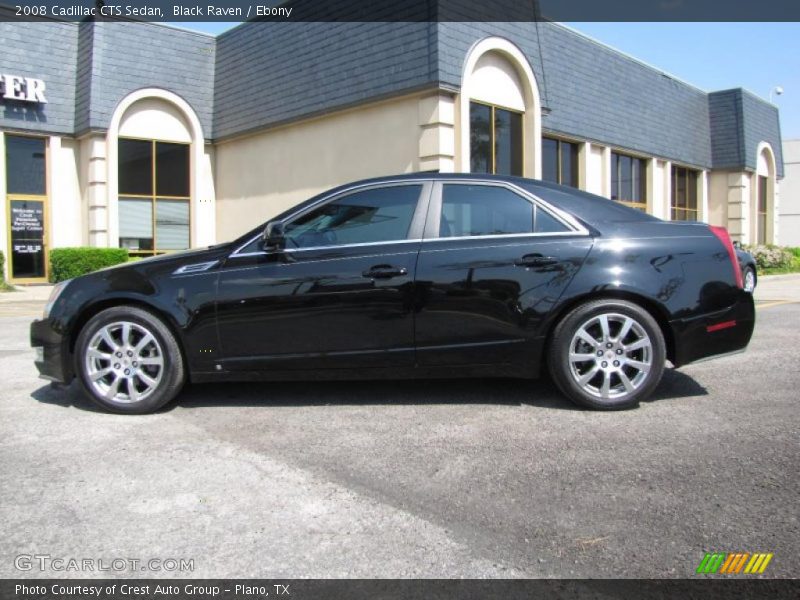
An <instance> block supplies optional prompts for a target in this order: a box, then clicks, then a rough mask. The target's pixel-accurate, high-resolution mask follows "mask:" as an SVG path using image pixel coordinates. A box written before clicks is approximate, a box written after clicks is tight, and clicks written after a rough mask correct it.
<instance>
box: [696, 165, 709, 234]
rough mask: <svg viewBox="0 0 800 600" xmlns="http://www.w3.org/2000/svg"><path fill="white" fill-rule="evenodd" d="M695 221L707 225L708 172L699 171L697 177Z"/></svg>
mask: <svg viewBox="0 0 800 600" xmlns="http://www.w3.org/2000/svg"><path fill="white" fill-rule="evenodd" d="M697 208H698V214H697V220H698V221H702V222H703V223H708V218H709V211H708V171H705V170H703V171H700V174H699V175H698V177H697Z"/></svg>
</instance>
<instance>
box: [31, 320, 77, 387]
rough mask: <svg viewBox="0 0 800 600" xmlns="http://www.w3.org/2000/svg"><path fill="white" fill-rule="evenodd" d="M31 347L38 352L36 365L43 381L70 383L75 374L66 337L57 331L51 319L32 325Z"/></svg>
mask: <svg viewBox="0 0 800 600" xmlns="http://www.w3.org/2000/svg"><path fill="white" fill-rule="evenodd" d="M31 347H33V348H34V349H35V350H36V359H35V360H34V365H35V366H36V369H37V370H38V371H39V375H40V376H41V377H42V378H43V379H47V380H49V381H58V382H61V383H69V382H70V381H71V380H72V377H73V373H72V367H71V357H70V355H69V351H68V349H67V346H66V344H65V339H64V336H62V335H61V334H60V333H58V332H57V331H55V330H54V329H53V327H52V324H51V323H50V320H49V319H37V320H36V321H34V322H33V323H31Z"/></svg>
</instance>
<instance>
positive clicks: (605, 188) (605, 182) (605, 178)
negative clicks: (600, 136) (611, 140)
mask: <svg viewBox="0 0 800 600" xmlns="http://www.w3.org/2000/svg"><path fill="white" fill-rule="evenodd" d="M600 168H601V171H600V173H601V181H602V184H601V190H602V192H601V193H602V195H603V196H605V197H606V198H611V148H608V147H605V148H603V158H602V161H601V167H600Z"/></svg>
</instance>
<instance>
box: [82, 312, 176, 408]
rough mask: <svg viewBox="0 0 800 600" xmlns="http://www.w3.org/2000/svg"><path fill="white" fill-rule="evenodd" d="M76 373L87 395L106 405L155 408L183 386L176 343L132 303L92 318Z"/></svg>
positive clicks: (161, 324) (162, 326)
mask: <svg viewBox="0 0 800 600" xmlns="http://www.w3.org/2000/svg"><path fill="white" fill-rule="evenodd" d="M75 372H76V373H77V375H78V380H79V381H80V384H81V387H83V390H84V392H85V393H86V395H87V396H88V397H89V398H90V399H91V400H92V402H94V403H95V404H97V405H98V406H100V407H101V408H104V409H105V410H108V411H111V412H115V413H123V414H146V413H151V412H154V411H156V410H158V409H159V408H161V407H162V406H164V405H165V404H166V403H167V402H169V401H170V400H172V399H173V398H174V397H175V396H176V395H177V394H178V392H179V391H180V390H181V387H183V383H184V381H185V378H186V375H185V373H186V370H185V366H184V361H183V355H182V354H181V350H180V347H179V346H178V342H177V340H176V339H175V336H174V335H173V334H172V332H171V331H170V330H169V328H168V327H167V326H166V325H165V324H164V322H163V321H162V320H161V319H159V318H158V317H157V316H155V315H154V314H153V313H151V312H149V311H147V310H143V309H141V308H136V307H133V306H117V307H114V308H108V309H106V310H104V311H101V312H99V313H98V314H96V315H95V316H94V317H92V318H91V319H90V320H89V322H88V323H86V325H85V326H84V327H83V329H82V330H81V332H80V334H79V335H78V340H77V342H76V344H75Z"/></svg>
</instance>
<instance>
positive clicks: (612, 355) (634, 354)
mask: <svg viewBox="0 0 800 600" xmlns="http://www.w3.org/2000/svg"><path fill="white" fill-rule="evenodd" d="M604 322H605V323H607V325H604V324H603V323H604ZM623 328H626V329H627V330H626V331H625V332H624V334H623V336H622V337H621V338H620V337H619V336H620V334H622V333H623V332H622V329H623ZM604 331H607V334H606V335H604V333H603V332H604ZM592 339H593V340H594V343H591V340H592ZM631 347H633V349H631ZM597 352H602V355H601V356H597ZM547 358H548V369H549V371H550V375H551V376H552V378H553V381H554V382H555V383H556V385H557V386H558V388H559V389H560V390H561V392H562V393H563V394H564V395H565V396H567V397H568V398H569V399H570V400H572V401H573V402H574V403H575V404H578V405H579V406H583V407H586V408H592V409H596V410H622V409H626V408H632V407H635V406H637V405H638V404H639V401H640V400H643V399H645V398H647V397H648V396H649V395H650V394H651V393H652V392H653V390H654V389H655V388H656V386H657V385H658V382H659V381H660V380H661V376H662V374H663V373H664V363H665V361H666V344H665V342H664V335H663V333H662V332H661V328H660V327H659V325H658V323H656V321H655V319H654V318H653V317H652V316H651V315H650V313H648V312H647V311H646V310H644V309H643V308H642V307H640V306H638V305H637V304H634V303H632V302H627V301H625V300H611V299H609V300H596V301H592V302H587V303H586V304H582V305H580V306H578V307H577V308H575V309H573V310H572V311H570V312H569V313H568V314H567V315H566V316H565V317H564V318H563V319H562V320H561V321H560V322H559V323H558V325H557V326H556V328H555V331H554V332H553V336H552V338H551V342H550V346H549V352H548V355H547ZM624 380H627V382H628V383H627V384H626V383H625V381H624ZM606 381H607V382H608V384H607V388H606V387H605V383H606Z"/></svg>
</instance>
